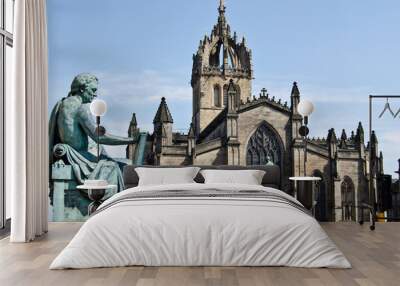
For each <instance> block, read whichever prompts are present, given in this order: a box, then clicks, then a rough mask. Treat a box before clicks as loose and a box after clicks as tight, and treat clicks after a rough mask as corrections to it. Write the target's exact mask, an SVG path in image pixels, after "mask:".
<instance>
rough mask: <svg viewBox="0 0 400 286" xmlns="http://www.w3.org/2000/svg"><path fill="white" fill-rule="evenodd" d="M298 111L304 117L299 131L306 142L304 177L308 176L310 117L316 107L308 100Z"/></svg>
mask: <svg viewBox="0 0 400 286" xmlns="http://www.w3.org/2000/svg"><path fill="white" fill-rule="evenodd" d="M297 111H298V112H299V114H300V115H301V116H303V118H304V120H303V125H302V126H301V127H300V129H299V133H300V135H301V136H302V137H303V140H304V177H305V176H306V175H307V173H306V164H307V135H308V134H309V133H310V130H309V129H308V127H307V125H308V117H309V116H310V115H311V113H313V111H314V105H313V104H312V102H311V101H308V100H302V101H300V102H299V105H298V106H297Z"/></svg>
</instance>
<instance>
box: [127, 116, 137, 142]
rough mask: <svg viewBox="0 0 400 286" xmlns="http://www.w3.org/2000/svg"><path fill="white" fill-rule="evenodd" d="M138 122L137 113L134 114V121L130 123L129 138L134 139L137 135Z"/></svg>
mask: <svg viewBox="0 0 400 286" xmlns="http://www.w3.org/2000/svg"><path fill="white" fill-rule="evenodd" d="M137 130H138V129H137V120H136V113H132V119H131V122H130V123H129V128H128V136H129V137H133V136H134V135H135V133H136V132H137Z"/></svg>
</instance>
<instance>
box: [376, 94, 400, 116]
mask: <svg viewBox="0 0 400 286" xmlns="http://www.w3.org/2000/svg"><path fill="white" fill-rule="evenodd" d="M386 110H389V112H390V114H392V116H393V117H395V115H394V112H393V111H392V109H391V108H390V104H389V99H388V98H386V104H385V107H384V108H383V110H382V112H381V114H379V118H381V117H382V116H383V114H385V112H386ZM399 111H400V110H399Z"/></svg>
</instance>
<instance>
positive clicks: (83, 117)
mask: <svg viewBox="0 0 400 286" xmlns="http://www.w3.org/2000/svg"><path fill="white" fill-rule="evenodd" d="M97 88H98V79H97V78H96V77H95V76H94V75H91V74H86V73H85V74H79V75H77V76H76V77H75V78H74V80H73V81H72V84H71V91H70V92H69V94H68V96H67V97H65V98H63V99H61V100H60V101H58V102H57V104H56V105H55V107H54V108H53V110H52V113H51V116H50V122H49V152H50V164H52V163H53V162H54V157H56V158H63V161H64V162H65V163H66V164H68V165H71V166H72V168H73V173H74V176H75V178H76V180H77V183H79V184H82V183H83V181H84V180H85V179H102V180H107V181H108V183H109V184H113V185H117V189H116V190H112V189H110V190H107V192H106V195H105V199H106V198H108V197H110V196H112V195H113V194H114V193H115V192H116V191H117V192H119V191H121V190H123V188H124V183H123V179H122V172H121V168H122V166H123V163H120V162H117V161H115V160H114V159H112V158H110V157H109V156H108V155H107V154H106V152H105V150H104V149H103V148H101V151H100V160H99V162H97V157H96V156H95V155H94V154H95V153H93V152H91V146H90V145H91V144H90V142H93V141H94V142H95V143H97V140H98V141H99V143H100V144H104V145H128V144H131V143H134V142H135V141H136V138H129V137H120V136H114V135H111V134H108V133H105V134H102V135H101V136H100V137H99V139H97V134H96V124H95V122H94V118H93V116H92V114H91V113H90V103H91V102H92V100H93V99H94V98H95V97H96V92H97ZM90 139H91V140H92V141H91V140H90ZM92 145H94V144H92Z"/></svg>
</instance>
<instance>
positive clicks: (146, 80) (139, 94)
mask: <svg viewBox="0 0 400 286" xmlns="http://www.w3.org/2000/svg"><path fill="white" fill-rule="evenodd" d="M98 77H99V80H100V90H99V93H100V95H101V96H104V98H105V99H106V100H107V101H114V102H115V101H118V102H123V103H124V104H128V105H129V104H135V105H142V104H146V103H149V102H158V101H159V100H160V99H161V97H166V98H167V99H168V100H173V101H188V102H190V100H191V99H192V90H191V87H190V85H189V83H188V82H185V81H184V80H183V81H182V80H178V78H174V77H171V76H168V75H165V74H162V73H159V72H156V71H151V70H147V71H143V72H140V73H137V74H109V73H98Z"/></svg>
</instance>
